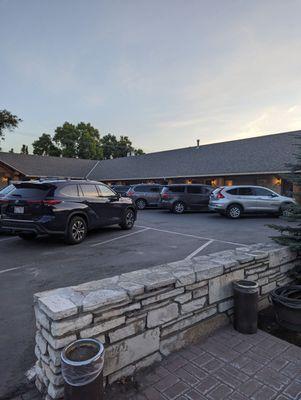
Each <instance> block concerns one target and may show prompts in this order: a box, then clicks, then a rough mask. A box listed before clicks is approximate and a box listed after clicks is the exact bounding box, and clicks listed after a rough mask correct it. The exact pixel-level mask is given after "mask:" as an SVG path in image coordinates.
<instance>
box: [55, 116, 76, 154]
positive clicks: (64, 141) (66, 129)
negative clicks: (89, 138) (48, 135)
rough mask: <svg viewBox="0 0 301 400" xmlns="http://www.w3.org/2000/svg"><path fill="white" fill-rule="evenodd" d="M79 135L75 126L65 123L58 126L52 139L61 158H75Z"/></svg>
mask: <svg viewBox="0 0 301 400" xmlns="http://www.w3.org/2000/svg"><path fill="white" fill-rule="evenodd" d="M78 139H79V133H78V130H77V129H76V126H75V125H73V124H70V123H69V122H65V123H64V124H63V125H62V126H58V127H57V128H56V130H55V134H54V137H53V140H54V142H55V143H56V145H57V146H58V147H59V148H60V149H61V152H62V156H63V157H77V155H78V154H77V151H78Z"/></svg>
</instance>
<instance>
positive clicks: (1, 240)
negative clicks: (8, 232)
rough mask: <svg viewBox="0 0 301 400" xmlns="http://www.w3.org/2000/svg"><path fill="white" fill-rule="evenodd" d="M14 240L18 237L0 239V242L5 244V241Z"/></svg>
mask: <svg viewBox="0 0 301 400" xmlns="http://www.w3.org/2000/svg"><path fill="white" fill-rule="evenodd" d="M12 239H16V237H15V236H13V237H8V238H3V239H0V242H4V241H5V240H12Z"/></svg>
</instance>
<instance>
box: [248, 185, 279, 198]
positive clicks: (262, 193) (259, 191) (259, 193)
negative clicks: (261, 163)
mask: <svg viewBox="0 0 301 400" xmlns="http://www.w3.org/2000/svg"><path fill="white" fill-rule="evenodd" d="M253 190H254V193H255V196H269V197H272V196H274V195H275V194H274V193H273V192H271V191H270V190H268V189H264V188H260V187H258V188H253Z"/></svg>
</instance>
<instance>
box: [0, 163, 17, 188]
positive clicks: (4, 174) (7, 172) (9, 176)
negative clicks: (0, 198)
mask: <svg viewBox="0 0 301 400" xmlns="http://www.w3.org/2000/svg"><path fill="white" fill-rule="evenodd" d="M18 179H20V174H19V173H18V172H16V171H14V170H12V169H10V168H7V167H6V166H4V165H1V164H0V188H1V187H4V186H7V185H8V184H9V182H10V181H11V180H18Z"/></svg>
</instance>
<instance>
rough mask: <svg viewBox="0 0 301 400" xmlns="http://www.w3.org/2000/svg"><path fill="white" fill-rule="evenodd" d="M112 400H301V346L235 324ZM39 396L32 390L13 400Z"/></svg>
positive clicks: (121, 387) (114, 390) (119, 389)
mask: <svg viewBox="0 0 301 400" xmlns="http://www.w3.org/2000/svg"><path fill="white" fill-rule="evenodd" d="M106 398H107V399H110V400H125V399H126V400H174V399H177V400H223V399H228V400H247V399H251V400H272V399H273V400H274V399H275V400H276V399H277V400H300V399H301V348H299V347H297V346H294V345H291V344H289V343H287V342H284V341H283V340H280V339H277V338H275V337H274V336H271V335H269V334H267V333H265V332H263V331H258V333H257V334H255V335H242V334H240V333H238V332H236V331H235V330H233V328H232V327H230V326H229V327H226V328H223V329H221V330H219V331H217V332H216V333H215V334H214V335H213V336H211V337H210V338H208V339H207V340H206V341H205V342H204V341H203V342H201V343H199V344H196V345H193V346H189V347H187V348H185V349H184V350H181V351H179V352H177V353H174V354H171V355H170V356H169V357H167V358H165V359H164V360H163V361H162V362H161V363H160V364H157V365H155V366H153V367H150V368H148V369H146V370H144V371H142V372H140V373H138V374H137V375H135V376H134V377H133V379H132V381H130V382H125V383H123V384H121V383H118V384H114V385H113V386H112V387H111V388H110V389H109V391H108V392H107V393H106ZM27 399H28V400H29V399H30V400H39V399H40V396H39V395H37V393H36V391H33V390H32V391H30V392H29V393H27V394H24V395H22V396H18V397H15V398H14V399H12V400H27Z"/></svg>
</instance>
